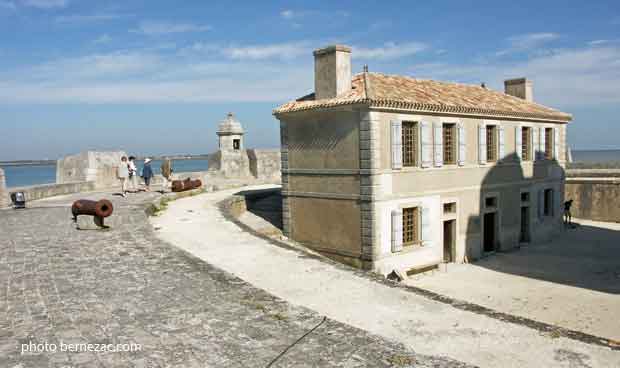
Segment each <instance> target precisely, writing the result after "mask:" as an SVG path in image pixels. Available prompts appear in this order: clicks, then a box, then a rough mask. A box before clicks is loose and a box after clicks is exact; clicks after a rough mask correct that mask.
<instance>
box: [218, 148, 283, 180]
mask: <svg viewBox="0 0 620 368" xmlns="http://www.w3.org/2000/svg"><path fill="white" fill-rule="evenodd" d="M207 176H209V177H219V178H229V179H244V178H256V179H265V180H277V179H279V178H280V151H279V150H258V149H248V150H240V151H230V150H220V151H217V152H215V153H212V154H210V155H209V171H208V172H207Z"/></svg>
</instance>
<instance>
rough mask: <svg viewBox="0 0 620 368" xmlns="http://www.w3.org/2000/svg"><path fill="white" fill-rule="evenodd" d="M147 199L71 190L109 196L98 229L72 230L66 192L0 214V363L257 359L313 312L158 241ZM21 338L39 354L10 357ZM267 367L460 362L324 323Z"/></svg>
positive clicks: (228, 362) (17, 367)
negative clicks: (74, 348) (110, 207)
mask: <svg viewBox="0 0 620 368" xmlns="http://www.w3.org/2000/svg"><path fill="white" fill-rule="evenodd" d="M156 196H158V194H155V193H148V194H147V193H142V194H136V195H130V197H129V198H128V199H123V198H120V197H114V196H110V195H103V194H89V195H83V196H80V198H90V199H99V198H104V197H105V198H108V199H111V200H112V201H113V203H114V205H115V213H114V215H113V216H114V217H115V220H114V221H111V222H108V223H111V224H114V226H113V227H112V228H111V229H108V230H82V231H80V230H76V228H75V224H73V223H72V222H71V220H70V217H71V216H70V210H69V206H70V204H71V203H72V202H73V200H75V199H77V196H66V197H62V198H54V199H51V200H44V201H38V202H36V203H33V204H31V205H32V208H29V209H26V210H20V211H14V210H2V211H0V367H3V368H4V367H9V368H29V367H33V368H42V367H65V368H69V367H71V368H74V367H136V368H137V367H144V368H150V367H266V366H268V364H269V362H270V361H272V359H274V358H275V357H276V356H278V355H279V354H280V353H281V352H283V351H284V350H285V349H286V348H287V347H289V346H290V345H291V344H292V343H294V342H295V341H296V340H297V339H298V338H300V337H301V336H303V335H304V334H305V333H307V332H308V331H309V330H311V329H312V328H313V327H315V326H317V325H318V324H319V323H320V322H321V321H322V320H323V316H321V315H319V314H317V313H316V312H313V311H311V310H309V309H306V308H303V307H298V306H293V305H291V304H289V303H287V302H284V301H283V300H281V299H278V298H276V297H274V296H272V295H270V294H268V293H267V292H265V291H262V290H260V289H257V288H255V287H253V286H251V285H249V284H248V283H246V282H244V281H242V280H240V279H238V278H236V277H234V276H232V275H231V274H228V273H226V272H224V271H222V270H220V269H217V268H215V267H213V266H211V265H209V264H208V263H205V262H203V261H201V260H200V259H198V258H195V257H193V256H191V255H189V254H188V253H185V252H183V251H181V250H180V249H177V248H175V247H173V246H171V245H169V244H168V243H166V242H164V241H162V240H158V239H157V238H156V237H155V236H154V230H153V228H152V227H151V226H150V225H149V224H148V221H147V217H146V214H145V213H144V204H145V203H146V202H147V201H149V200H152V199H153V198H155V197H156ZM266 272H267V271H266ZM29 343H33V344H45V343H47V344H48V351H47V352H42V353H28V352H27V353H22V344H29ZM49 344H56V345H55V346H56V352H51V351H49V350H50V349H52V348H53V347H50V346H49ZM61 344H65V345H64V346H65V347H66V346H68V344H105V346H109V345H108V344H139V345H140V349H137V348H136V347H135V346H134V347H133V348H134V350H137V351H132V352H107V353H102V352H87V351H86V352H70V351H60V350H61V349H62V346H63V345H61ZM92 348H99V347H98V346H92ZM125 348H127V346H125ZM273 366H274V367H293V366H294V367H311V366H313V367H314V366H316V367H336V366H338V367H387V366H397V367H406V366H416V367H465V366H466V365H465V364H462V363H459V362H456V361H453V360H450V359H447V358H442V357H432V356H424V355H419V354H415V353H414V351H412V350H411V349H408V348H405V347H404V346H403V345H401V344H398V343H395V342H391V341H389V340H386V339H384V338H381V337H378V336H376V335H372V334H369V333H367V332H365V331H363V330H360V329H357V328H354V327H351V326H349V325H346V324H343V323H340V322H336V321H334V320H331V319H327V320H326V321H325V323H323V324H322V325H320V326H319V327H318V328H317V329H316V330H315V331H313V332H312V333H310V334H309V335H308V336H307V337H306V338H305V339H303V340H301V341H300V342H299V343H298V344H297V345H295V346H293V347H292V348H291V349H290V350H288V351H287V352H286V354H284V355H283V356H282V357H281V358H280V359H279V360H277V361H276V362H275V364H274V365H273Z"/></svg>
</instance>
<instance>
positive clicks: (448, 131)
mask: <svg viewBox="0 0 620 368" xmlns="http://www.w3.org/2000/svg"><path fill="white" fill-rule="evenodd" d="M442 135H443V163H444V164H447V165H455V164H456V146H457V141H456V137H457V134H456V124H443V133H442Z"/></svg>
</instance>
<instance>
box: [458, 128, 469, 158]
mask: <svg viewBox="0 0 620 368" xmlns="http://www.w3.org/2000/svg"><path fill="white" fill-rule="evenodd" d="M466 134H467V133H465V126H464V125H463V123H459V125H458V135H459V166H465V162H466V160H467V136H466Z"/></svg>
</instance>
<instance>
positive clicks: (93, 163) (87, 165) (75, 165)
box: [56, 151, 127, 189]
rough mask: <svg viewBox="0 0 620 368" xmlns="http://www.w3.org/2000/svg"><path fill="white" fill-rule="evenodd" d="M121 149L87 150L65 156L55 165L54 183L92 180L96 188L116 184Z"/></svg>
mask: <svg viewBox="0 0 620 368" xmlns="http://www.w3.org/2000/svg"><path fill="white" fill-rule="evenodd" d="M122 156H127V154H126V153H125V152H123V151H116V152H97V151H87V152H82V153H79V154H77V155H72V156H66V157H64V158H62V159H60V160H58V163H57V165H56V184H66V183H76V182H85V181H92V182H94V185H95V188H96V189H104V188H111V187H115V186H117V185H118V179H117V172H116V170H117V168H118V165H119V164H120V162H121V157H122Z"/></svg>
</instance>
